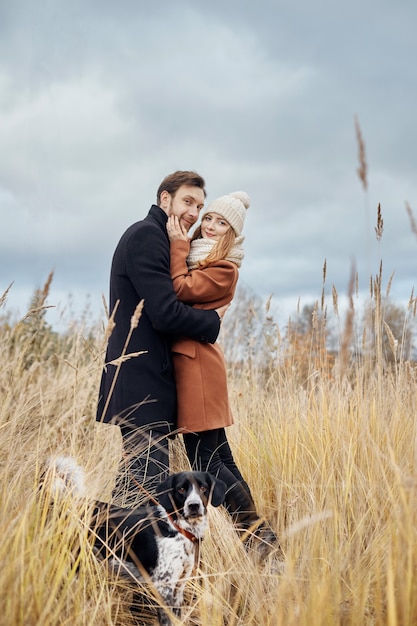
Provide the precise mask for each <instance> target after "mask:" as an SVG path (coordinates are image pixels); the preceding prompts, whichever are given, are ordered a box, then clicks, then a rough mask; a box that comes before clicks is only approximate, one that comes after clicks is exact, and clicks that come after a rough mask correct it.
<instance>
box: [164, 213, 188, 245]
mask: <svg viewBox="0 0 417 626" xmlns="http://www.w3.org/2000/svg"><path fill="white" fill-rule="evenodd" d="M167 232H168V237H169V240H170V241H188V234H187V231H186V230H185V228H184V227H183V226H181V224H180V221H179V219H178V217H177V216H176V215H170V216H169V217H168V221H167Z"/></svg>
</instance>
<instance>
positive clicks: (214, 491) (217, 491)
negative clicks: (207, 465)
mask: <svg viewBox="0 0 417 626" xmlns="http://www.w3.org/2000/svg"><path fill="white" fill-rule="evenodd" d="M207 480H208V483H209V484H210V496H211V500H210V502H211V504H212V505H213V506H220V505H221V504H223V502H224V498H225V495H226V490H227V485H226V483H224V482H223V481H222V480H220V479H219V478H215V477H214V476H212V475H211V474H209V473H207Z"/></svg>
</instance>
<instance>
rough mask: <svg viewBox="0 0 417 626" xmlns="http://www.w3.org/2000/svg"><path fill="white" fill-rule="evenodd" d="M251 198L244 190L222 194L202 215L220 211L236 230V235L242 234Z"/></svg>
mask: <svg viewBox="0 0 417 626" xmlns="http://www.w3.org/2000/svg"><path fill="white" fill-rule="evenodd" d="M249 205H250V198H249V196H248V194H247V193H246V192H244V191H234V192H233V193H229V194H228V195H227V196H221V198H217V200H213V202H211V203H210V204H209V205H208V207H207V209H205V210H204V213H203V215H202V217H204V216H205V215H207V213H218V214H219V215H221V216H222V217H224V219H225V220H227V221H228V222H229V224H230V226H231V227H232V228H233V230H234V231H235V233H236V235H238V236H239V235H241V234H242V229H243V223H244V221H245V216H246V209H247V208H249Z"/></svg>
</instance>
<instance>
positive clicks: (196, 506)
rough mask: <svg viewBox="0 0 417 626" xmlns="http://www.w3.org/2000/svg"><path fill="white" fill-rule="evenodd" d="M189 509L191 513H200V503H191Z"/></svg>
mask: <svg viewBox="0 0 417 626" xmlns="http://www.w3.org/2000/svg"><path fill="white" fill-rule="evenodd" d="M188 509H189V511H190V513H198V512H199V510H200V503H199V502H190V503H189V504H188Z"/></svg>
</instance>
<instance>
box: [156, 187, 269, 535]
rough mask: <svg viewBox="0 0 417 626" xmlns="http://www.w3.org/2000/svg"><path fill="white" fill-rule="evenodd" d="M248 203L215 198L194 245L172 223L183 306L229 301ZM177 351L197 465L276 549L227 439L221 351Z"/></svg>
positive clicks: (243, 524) (181, 400)
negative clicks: (223, 487)
mask: <svg viewBox="0 0 417 626" xmlns="http://www.w3.org/2000/svg"><path fill="white" fill-rule="evenodd" d="M249 203H250V201H249V196H248V195H247V194H246V193H244V192H235V193H232V194H229V195H226V196H222V197H221V198H218V199H217V200H215V201H214V202H212V203H211V204H210V205H209V206H208V208H207V209H206V210H205V211H204V213H203V215H202V220H201V225H200V226H199V227H198V228H197V230H196V232H195V233H194V235H193V237H192V238H191V241H190V240H189V239H188V237H187V232H186V231H185V230H184V229H183V228H182V227H181V226H180V224H179V222H178V219H177V218H175V216H172V217H170V218H168V223H167V230H168V236H169V239H170V242H171V277H172V280H173V284H174V289H175V291H176V293H177V296H178V299H179V300H181V301H182V302H185V303H187V304H192V305H193V306H194V307H195V308H201V309H216V308H218V307H220V306H223V305H225V304H228V303H230V301H231V300H232V298H233V296H234V293H235V289H236V283H237V280H238V267H240V265H241V262H242V259H243V256H244V253H243V247H242V243H243V239H244V238H243V236H242V230H243V224H244V221H245V215H246V210H247V208H248V207H249ZM172 352H173V360H174V370H175V381H176V386H177V409H178V417H177V426H178V429H179V430H180V432H182V434H183V438H184V444H185V448H186V451H187V456H188V459H189V461H190V463H191V465H192V467H193V468H195V469H201V470H204V471H209V472H210V473H212V474H214V475H215V476H217V477H218V478H220V479H221V480H223V481H224V482H225V483H226V485H227V493H226V499H225V506H226V507H227V510H228V511H229V513H230V514H231V515H232V518H233V520H234V521H235V523H236V526H237V528H238V529H240V530H241V531H243V532H244V533H245V531H248V530H250V531H251V533H252V532H253V533H255V535H256V536H258V538H260V539H262V542H265V545H266V546H268V543H269V544H270V543H271V542H272V543H275V542H276V541H277V538H276V536H275V534H274V533H273V531H272V530H271V528H270V527H269V526H268V525H267V524H266V523H265V521H264V520H263V519H262V518H260V517H259V515H258V513H257V511H256V508H255V504H254V501H253V498H252V495H251V492H250V489H249V487H248V485H247V483H246V482H245V480H244V478H243V476H242V474H241V473H240V471H239V468H238V467H237V465H236V463H235V461H234V459H233V455H232V451H231V449H230V446H229V443H228V441H227V436H226V431H225V427H226V426H230V425H231V424H233V417H232V413H231V410H230V404H229V398H228V391H227V375H226V365H225V360H224V356H223V352H222V350H221V348H220V346H219V345H218V344H217V343H214V344H208V343H201V342H198V341H195V340H193V339H189V338H186V337H183V338H180V339H178V340H176V341H174V343H173V346H172ZM251 533H247V536H248V537H249V535H250V534H251Z"/></svg>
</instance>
